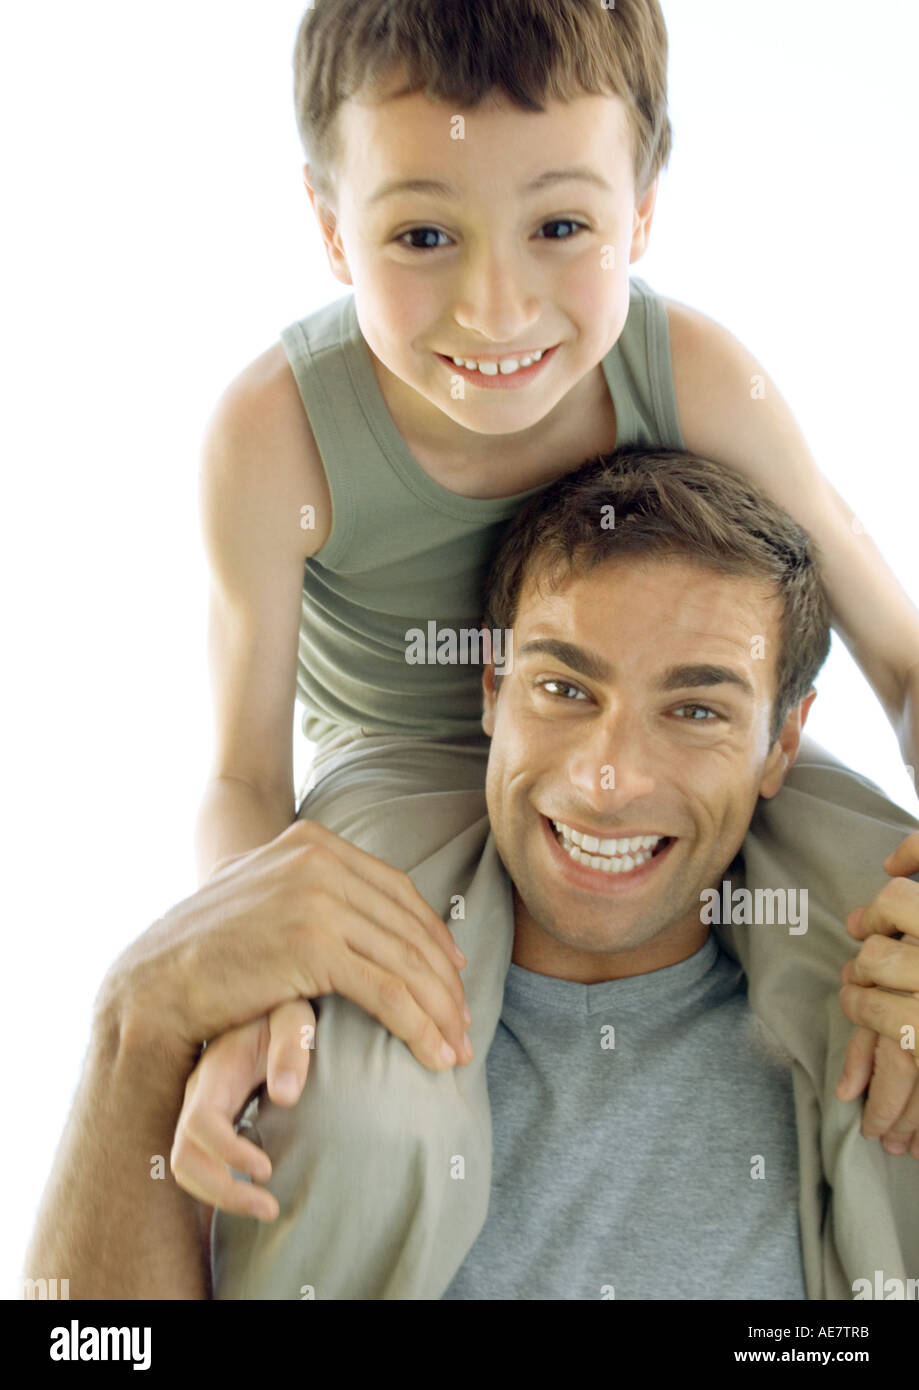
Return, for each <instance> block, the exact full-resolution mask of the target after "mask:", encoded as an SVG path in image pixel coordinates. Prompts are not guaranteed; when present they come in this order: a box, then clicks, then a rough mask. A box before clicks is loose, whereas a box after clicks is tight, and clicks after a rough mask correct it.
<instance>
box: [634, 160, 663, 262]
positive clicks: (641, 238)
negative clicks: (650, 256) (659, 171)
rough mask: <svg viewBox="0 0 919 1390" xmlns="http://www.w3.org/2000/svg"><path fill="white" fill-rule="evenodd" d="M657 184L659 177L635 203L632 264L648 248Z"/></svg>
mask: <svg viewBox="0 0 919 1390" xmlns="http://www.w3.org/2000/svg"><path fill="white" fill-rule="evenodd" d="M657 185H658V179H657V178H656V179H655V180H654V182H653V183H652V184H651V185H650V186H649V188H648V190H647V192H646V193H643V194H642V196H641V200H640V202H638V203H636V204H635V216H634V219H633V222H632V249H631V251H630V252H629V264H630V265H631V263H632V261H637V260H639V259H640V258H641V257H642V256H643V255H644V254H645V251H646V250H647V249H648V241H649V238H650V236H651V221H652V219H653V217H654V205H655V203H656V202H657Z"/></svg>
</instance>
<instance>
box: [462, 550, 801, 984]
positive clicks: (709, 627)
mask: <svg viewBox="0 0 919 1390" xmlns="http://www.w3.org/2000/svg"><path fill="white" fill-rule="evenodd" d="M780 624H781V606H780V601H779V600H778V599H777V598H774V597H771V596H769V595H767V594H766V592H765V591H764V588H763V585H762V584H761V582H760V581H758V580H752V579H746V578H740V577H734V576H724V575H719V574H717V573H714V572H711V571H709V570H706V569H703V568H701V567H700V566H698V565H696V564H694V563H692V562H689V561H682V560H678V559H670V558H667V559H651V560H642V559H632V558H627V559H624V560H616V561H612V562H606V563H604V564H601V565H600V566H598V567H597V568H596V569H594V570H593V571H592V572H590V573H587V574H585V575H583V576H581V577H578V578H573V579H570V580H568V581H567V582H566V583H565V584H564V585H563V586H561V587H560V588H559V589H558V590H557V591H555V592H549V591H548V590H546V591H545V592H543V593H540V592H539V591H538V588H537V586H536V585H535V584H533V583H532V581H530V582H525V584H524V590H523V593H522V595H521V601H520V604H519V608H518V614H517V620H516V623H515V627H514V662H513V669H512V671H511V673H510V674H509V675H507V676H506V677H505V678H504V680H503V681H502V682H501V684H500V688H499V691H498V694H497V696H496V697H495V695H494V694H493V689H492V672H491V670H489V671H488V672H486V678H485V691H486V711H485V717H484V719H483V724H484V727H485V730H486V732H487V733H489V734H490V735H491V737H492V743H491V752H490V756H489V763H488V776H487V784H486V790H487V800H488V811H489V816H490V819H491V825H492V829H493V831H494V835H495V840H496V843H497V847H498V850H499V853H500V855H501V858H502V860H503V862H504V865H505V867H506V868H507V870H508V873H509V874H510V877H511V879H512V880H513V882H514V885H515V888H516V893H517V902H516V939H515V952H514V959H515V961H517V962H518V963H519V964H522V965H526V966H527V967H528V968H530V969H534V970H536V971H538V972H539V973H543V974H552V975H557V976H559V977H561V978H566V979H577V980H581V981H582V982H585V983H590V982H591V981H593V980H602V979H612V978H616V977H617V976H620V975H628V974H636V973H643V972H644V971H647V970H649V969H658V968H661V967H662V966H663V965H666V964H671V963H673V962H674V961H676V960H680V959H684V958H685V957H686V956H687V955H689V954H691V953H692V952H693V951H694V950H696V949H698V948H699V947H700V946H701V945H702V943H703V941H704V940H705V936H706V934H707V928H706V927H704V926H703V925H702V924H701V922H700V894H701V892H702V890H703V889H705V888H708V887H711V886H714V885H716V884H718V883H720V881H721V877H722V873H723V871H724V869H725V868H726V867H727V866H728V865H729V864H730V862H731V860H732V859H733V858H734V856H735V854H736V853H737V850H738V849H739V847H740V845H741V842H742V840H743V837H744V835H745V833H746V830H747V827H748V825H749V823H750V819H751V817H752V814H753V810H754V807H755V805H756V801H757V798H758V797H759V796H760V795H763V796H774V795H775V793H776V792H777V791H778V790H779V788H780V786H781V783H782V779H783V777H784V774H785V772H786V771H787V768H788V766H789V765H790V762H791V761H792V760H793V758H794V755H795V752H796V751H797V741H798V737H799V735H800V722H799V714H801V715H803V714H805V713H806V708H805V706H807V705H809V703H810V698H812V697H809V698H808V700H807V701H805V702H802V706H799V707H798V708H797V709H796V710H795V711H793V712H792V714H791V715H790V716H789V718H788V720H786V723H785V727H784V729H783V731H782V734H781V735H780V738H779V741H777V742H776V743H775V744H774V745H770V738H769V731H770V720H771V714H772V702H773V696H774V693H775V680H776V675H775V659H776V653H777V651H778V644H779V637H780ZM756 639H763V641H761V642H760V641H757V640H756ZM760 652H764V653H765V657H764V658H760V657H759V655H758V653H760ZM557 827H564V828H565V829H564V830H560V829H558V828H557ZM572 833H574V838H575V839H576V838H577V837H578V836H581V837H583V836H587V837H593V838H592V839H588V841H587V844H586V846H584V845H583V844H582V845H581V846H580V848H579V849H578V856H577V857H583V856H584V855H587V854H590V855H591V856H594V855H596V854H597V852H598V849H599V851H602V852H603V853H602V856H601V857H602V864H603V867H593V866H591V865H590V864H585V863H584V862H577V857H572V853H571V850H572V848H573V845H572ZM604 840H606V841H610V840H616V841H617V842H618V841H624V840H632V841H634V840H638V841H641V840H645V841H650V843H645V844H644V845H642V844H638V845H632V846H630V847H628V848H627V847H626V846H625V845H624V844H617V845H616V847H615V853H613V846H612V845H610V844H605V845H604V844H602V843H601V844H600V845H599V846H597V844H596V842H597V841H601V842H602V841H604ZM636 859H637V863H636V862H635V861H636ZM630 864H631V865H632V867H630ZM616 869H618V870H619V871H618V872H611V871H610V870H616Z"/></svg>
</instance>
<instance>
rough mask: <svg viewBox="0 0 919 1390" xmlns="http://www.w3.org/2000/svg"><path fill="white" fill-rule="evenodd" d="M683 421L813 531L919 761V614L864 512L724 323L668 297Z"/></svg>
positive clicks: (706, 450) (712, 453)
mask: <svg viewBox="0 0 919 1390" xmlns="http://www.w3.org/2000/svg"><path fill="white" fill-rule="evenodd" d="M665 303H666V307H667V314H668V318H669V322H670V350H671V357H672V361H673V380H674V387H675V390H676V398H677V408H678V411H679V417H680V426H681V429H682V432H683V438H684V441H685V444H686V447H687V449H690V450H692V451H693V452H695V453H698V454H701V455H703V456H704V457H706V458H710V459H713V460H714V461H715V462H719V463H726V464H728V465H730V466H732V467H734V468H736V469H737V471H738V472H739V473H742V474H744V475H745V476H746V477H748V478H750V479H751V481H753V482H754V483H756V484H757V485H758V486H759V487H761V488H762V489H763V491H764V492H767V493H769V494H770V495H771V496H772V497H773V498H774V499H775V501H777V502H779V503H780V504H781V505H782V506H783V507H785V508H786V509H787V510H788V511H789V512H790V513H791V514H792V516H793V517H794V518H795V519H796V520H797V521H798V522H799V523H800V524H801V525H802V526H804V527H805V529H806V530H807V531H808V532H809V533H810V534H811V535H812V536H813V538H814V540H815V541H816V543H817V545H818V547H819V550H820V557H821V572H822V574H823V577H824V582H825V584H826V588H827V593H828V595H829V599H830V604H831V606H832V610H833V623H834V627H835V628H836V630H837V632H838V633H839V635H840V636H841V637H842V639H843V641H844V642H845V643H846V646H847V647H848V648H849V650H850V651H851V653H852V655H853V656H854V657H855V660H856V661H857V662H858V664H859V666H860V667H861V669H862V671H863V672H864V674H865V676H866V678H867V680H868V681H869V682H870V683H871V686H872V687H873V689H874V692H875V694H876V695H877V697H878V699H879V700H880V702H881V704H882V706H883V708H884V710H885V712H886V714H887V717H888V719H889V720H890V722H891V724H892V725H893V727H894V729H895V731H896V733H897V736H898V739H899V741H900V747H901V750H902V753H903V757H904V760H905V762H906V763H907V764H908V765H910V766H912V767H916V768H919V612H917V610H916V609H915V607H914V606H913V605H912V603H911V602H910V600H909V599H908V598H907V596H906V594H905V592H904V591H903V589H902V588H901V587H900V585H899V583H898V582H897V580H896V578H895V577H894V575H893V574H892V573H891V571H890V570H889V569H888V567H887V565H886V563H885V561H884V558H883V556H882V555H881V553H880V551H879V550H878V549H877V547H876V546H875V544H874V542H873V541H872V540H871V538H870V537H869V536H868V535H867V533H866V532H865V531H864V529H863V528H862V526H861V524H860V522H859V521H858V519H857V518H856V517H855V516H854V515H853V513H852V511H851V509H850V508H849V507H848V506H847V505H846V503H845V502H844V501H843V500H842V498H841V497H840V496H839V494H838V493H837V492H835V490H834V489H833V488H832V487H831V486H830V484H829V483H828V482H827V480H826V479H825V478H824V477H823V475H822V474H821V473H820V472H819V470H818V468H817V466H816V463H815V461H814V458H813V455H812V454H811V452H810V450H809V449H808V447H807V444H806V442H805V440H804V436H803V434H802V433H801V431H800V429H799V428H798V426H797V424H796V422H795V419H794V417H793V415H792V413H791V411H790V409H789V408H788V406H787V404H786V403H785V401H784V400H783V399H782V397H781V396H780V395H779V392H778V390H777V389H776V387H775V386H774V385H773V383H772V381H771V380H770V379H769V377H768V376H767V375H766V373H765V372H764V371H763V369H762V367H761V366H760V364H759V363H758V362H757V361H756V359H755V358H754V357H753V356H752V355H751V354H750V353H749V352H748V351H747V350H746V348H745V347H743V345H742V344H741V343H739V342H738V341H737V339H736V338H735V337H734V336H733V335H732V334H731V333H729V332H728V330H727V329H726V328H722V327H721V325H720V324H717V323H715V322H714V321H713V320H712V319H709V318H707V317H706V316H705V315H704V314H700V313H699V312H698V311H697V310H695V309H690V308H688V307H687V306H686V305H683V304H678V303H675V302H673V301H671V300H667V301H665Z"/></svg>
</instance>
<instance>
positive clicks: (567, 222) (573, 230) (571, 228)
mask: <svg viewBox="0 0 919 1390" xmlns="http://www.w3.org/2000/svg"><path fill="white" fill-rule="evenodd" d="M547 227H567V228H568V231H564V232H562V233H561V234H560V235H558V236H552V235H550V236H549V237H547V238H546V240H548V241H571V239H572V237H575V236H577V234H578V232H586V231H587V227H586V226H585V224H584V223H583V222H575V221H574V219H573V218H571V217H553V218H552V220H551V221H550V222H544V223H543V224H542V226H541V227H540V229H539V230H540V234H542V233H543V232H544V231H545V230H546V228H547Z"/></svg>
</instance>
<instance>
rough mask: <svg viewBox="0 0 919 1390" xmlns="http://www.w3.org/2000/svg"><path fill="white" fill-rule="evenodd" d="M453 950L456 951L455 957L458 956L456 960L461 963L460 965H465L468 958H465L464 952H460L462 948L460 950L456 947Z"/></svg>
mask: <svg viewBox="0 0 919 1390" xmlns="http://www.w3.org/2000/svg"><path fill="white" fill-rule="evenodd" d="M453 950H454V953H455V955H456V959H457V960H458V961H459V963H460V965H465V964H466V957H465V955H464V954H463V952H462V951H461V950H460V948H459V947H458V946H454V947H453Z"/></svg>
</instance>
